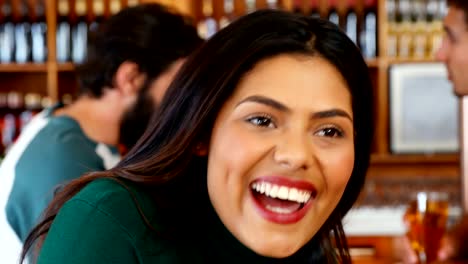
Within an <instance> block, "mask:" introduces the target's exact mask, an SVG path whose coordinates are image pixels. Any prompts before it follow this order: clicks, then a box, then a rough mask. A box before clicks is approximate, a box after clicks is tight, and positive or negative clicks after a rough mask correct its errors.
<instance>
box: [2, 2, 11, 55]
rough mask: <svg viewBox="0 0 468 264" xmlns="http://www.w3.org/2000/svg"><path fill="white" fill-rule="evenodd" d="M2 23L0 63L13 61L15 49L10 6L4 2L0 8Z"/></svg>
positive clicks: (9, 3)
mask: <svg viewBox="0 0 468 264" xmlns="http://www.w3.org/2000/svg"><path fill="white" fill-rule="evenodd" d="M1 13H2V14H3V16H2V22H1V24H0V62H2V63H10V62H12V61H13V58H14V57H13V56H14V48H15V26H14V24H13V18H12V4H11V1H10V0H4V1H3V3H2V6H1Z"/></svg>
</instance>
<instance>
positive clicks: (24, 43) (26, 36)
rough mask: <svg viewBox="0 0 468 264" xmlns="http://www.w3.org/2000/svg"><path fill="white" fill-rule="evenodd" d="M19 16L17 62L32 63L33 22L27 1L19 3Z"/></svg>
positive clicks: (16, 27) (16, 36) (16, 46)
mask: <svg viewBox="0 0 468 264" xmlns="http://www.w3.org/2000/svg"><path fill="white" fill-rule="evenodd" d="M17 4H18V11H17V12H18V16H17V21H16V25H15V61H16V62H17V63H26V62H28V61H31V46H32V45H31V22H30V20H29V16H28V14H29V7H28V6H27V4H26V1H25V0H22V1H18V3H17Z"/></svg>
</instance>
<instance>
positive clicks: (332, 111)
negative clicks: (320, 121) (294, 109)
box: [312, 108, 353, 122]
mask: <svg viewBox="0 0 468 264" xmlns="http://www.w3.org/2000/svg"><path fill="white" fill-rule="evenodd" d="M336 116H341V117H345V118H347V119H349V120H350V121H351V122H352V121H353V118H352V117H351V116H350V115H349V114H348V113H347V112H346V111H344V110H341V109H336V108H335V109H330V110H325V111H320V112H316V113H313V114H312V118H329V117H336Z"/></svg>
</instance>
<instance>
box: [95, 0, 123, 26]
mask: <svg viewBox="0 0 468 264" xmlns="http://www.w3.org/2000/svg"><path fill="white" fill-rule="evenodd" d="M113 2H115V1H113ZM119 2H120V0H119ZM115 5H116V4H114V6H115ZM114 8H115V7H114ZM104 9H105V8H104V0H94V1H93V6H92V11H93V14H94V17H93V21H92V22H91V24H90V25H89V31H96V30H97V28H98V27H99V25H100V24H101V23H102V22H104V20H105V14H104ZM114 11H115V10H114Z"/></svg>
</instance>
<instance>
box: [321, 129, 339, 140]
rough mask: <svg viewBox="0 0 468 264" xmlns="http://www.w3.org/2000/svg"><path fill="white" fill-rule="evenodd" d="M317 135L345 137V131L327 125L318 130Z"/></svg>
mask: <svg viewBox="0 0 468 264" xmlns="http://www.w3.org/2000/svg"><path fill="white" fill-rule="evenodd" d="M317 135H318V136H321V137H332V138H334V137H343V131H341V130H339V129H337V128H334V127H327V128H324V129H321V130H320V131H318V132H317Z"/></svg>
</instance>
